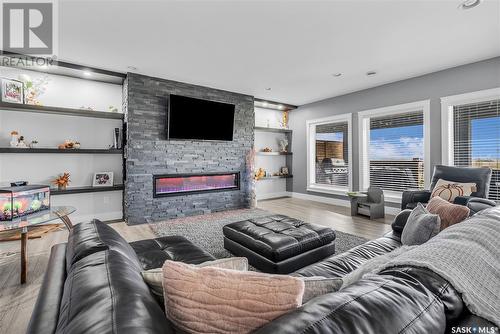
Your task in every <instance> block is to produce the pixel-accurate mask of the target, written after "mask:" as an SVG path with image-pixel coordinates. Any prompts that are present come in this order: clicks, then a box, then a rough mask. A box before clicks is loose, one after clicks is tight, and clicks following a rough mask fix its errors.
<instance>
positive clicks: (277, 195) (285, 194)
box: [257, 191, 291, 201]
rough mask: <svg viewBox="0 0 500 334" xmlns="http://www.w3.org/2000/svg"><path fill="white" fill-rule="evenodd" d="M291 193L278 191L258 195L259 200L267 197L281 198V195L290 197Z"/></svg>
mask: <svg viewBox="0 0 500 334" xmlns="http://www.w3.org/2000/svg"><path fill="white" fill-rule="evenodd" d="M290 194H291V193H290V192H288V191H280V192H276V193H268V194H262V195H259V196H257V201H261V200H265V199H272V198H280V197H290V196H291V195H290Z"/></svg>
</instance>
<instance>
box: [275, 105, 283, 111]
mask: <svg viewBox="0 0 500 334" xmlns="http://www.w3.org/2000/svg"><path fill="white" fill-rule="evenodd" d="M276 107H277V108H278V109H279V110H283V109H285V106H284V105H282V104H278V105H277V106H276Z"/></svg>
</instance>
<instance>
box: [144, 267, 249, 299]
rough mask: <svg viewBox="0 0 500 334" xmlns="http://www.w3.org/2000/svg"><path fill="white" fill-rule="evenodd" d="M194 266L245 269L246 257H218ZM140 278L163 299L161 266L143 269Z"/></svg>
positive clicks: (246, 268)
mask: <svg viewBox="0 0 500 334" xmlns="http://www.w3.org/2000/svg"><path fill="white" fill-rule="evenodd" d="M195 266H196V267H200V268H201V267H216V268H224V269H232V270H240V271H247V270H248V259H247V258H246V257H230V258H224V259H218V260H214V261H206V262H203V263H200V264H197V265H195ZM141 274H142V278H143V279H144V281H145V282H146V284H147V285H149V289H150V290H151V292H153V294H155V295H156V296H158V297H159V298H160V299H161V300H163V270H162V268H155V269H150V270H146V271H143V272H142V273H141Z"/></svg>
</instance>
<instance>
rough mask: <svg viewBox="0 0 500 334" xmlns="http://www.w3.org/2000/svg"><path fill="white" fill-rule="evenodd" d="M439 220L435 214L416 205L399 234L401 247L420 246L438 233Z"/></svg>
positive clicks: (419, 204)
mask: <svg viewBox="0 0 500 334" xmlns="http://www.w3.org/2000/svg"><path fill="white" fill-rule="evenodd" d="M440 227H441V219H440V218H439V216H438V215H437V214H432V213H429V211H427V210H426V209H425V208H424V206H423V205H422V203H418V204H417V207H416V208H415V209H413V211H412V212H411V213H410V216H409V217H408V220H407V221H406V225H405V227H404V228H403V232H402V233H401V243H402V244H403V245H408V246H411V245H421V244H423V243H424V242H427V240H429V239H430V238H432V237H433V236H435V235H436V234H438V233H439V228H440Z"/></svg>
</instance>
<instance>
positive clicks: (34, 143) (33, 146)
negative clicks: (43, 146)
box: [30, 140, 38, 148]
mask: <svg viewBox="0 0 500 334" xmlns="http://www.w3.org/2000/svg"><path fill="white" fill-rule="evenodd" d="M37 146H38V141H37V140H32V141H31V144H30V148H36V147H37Z"/></svg>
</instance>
